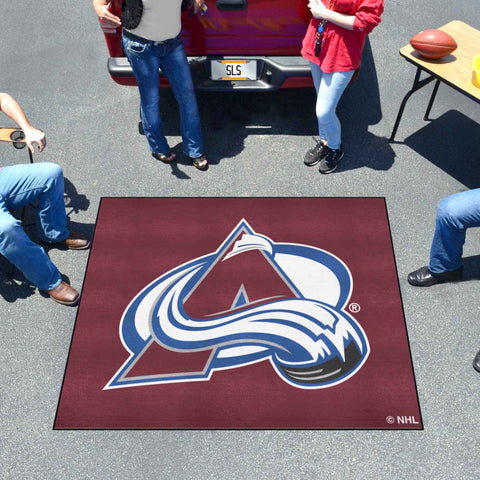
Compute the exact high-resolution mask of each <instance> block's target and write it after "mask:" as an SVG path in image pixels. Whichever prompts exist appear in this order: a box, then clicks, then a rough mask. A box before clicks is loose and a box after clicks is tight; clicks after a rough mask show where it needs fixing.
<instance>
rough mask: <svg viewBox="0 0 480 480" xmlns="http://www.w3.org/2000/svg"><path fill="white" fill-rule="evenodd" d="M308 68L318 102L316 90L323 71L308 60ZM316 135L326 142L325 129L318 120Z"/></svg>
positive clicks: (318, 87)
mask: <svg viewBox="0 0 480 480" xmlns="http://www.w3.org/2000/svg"><path fill="white" fill-rule="evenodd" d="M310 70H311V71H312V79H313V85H314V86H315V91H316V92H317V103H318V92H319V90H320V82H321V81H322V75H323V72H322V70H321V69H320V67H319V66H318V65H317V64H316V63H313V62H310ZM315 113H316V109H315ZM317 118H318V117H317ZM318 136H319V137H320V140H321V141H322V142H324V143H326V141H327V140H326V134H325V131H324V130H323V129H322V125H321V124H320V122H318Z"/></svg>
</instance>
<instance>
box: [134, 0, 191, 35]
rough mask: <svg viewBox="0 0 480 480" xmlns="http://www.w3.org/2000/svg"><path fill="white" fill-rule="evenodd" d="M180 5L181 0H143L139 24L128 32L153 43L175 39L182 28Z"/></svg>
mask: <svg viewBox="0 0 480 480" xmlns="http://www.w3.org/2000/svg"><path fill="white" fill-rule="evenodd" d="M181 4H182V0H143V14H142V19H141V20H140V24H139V25H138V27H137V28H133V29H132V30H129V32H132V33H133V34H134V35H138V36H139V37H143V38H146V39H147V40H152V41H154V42H163V41H164V40H168V39H170V38H175V37H176V36H177V35H178V34H179V33H180V29H181V27H182V25H181V17H180V16H181V10H180V6H181Z"/></svg>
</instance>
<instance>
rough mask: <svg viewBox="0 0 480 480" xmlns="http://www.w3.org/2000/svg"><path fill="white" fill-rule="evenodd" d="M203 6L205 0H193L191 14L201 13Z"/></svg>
mask: <svg viewBox="0 0 480 480" xmlns="http://www.w3.org/2000/svg"><path fill="white" fill-rule="evenodd" d="M204 5H205V0H193V13H195V14H197V13H198V12H201V11H202V8H203V6H204Z"/></svg>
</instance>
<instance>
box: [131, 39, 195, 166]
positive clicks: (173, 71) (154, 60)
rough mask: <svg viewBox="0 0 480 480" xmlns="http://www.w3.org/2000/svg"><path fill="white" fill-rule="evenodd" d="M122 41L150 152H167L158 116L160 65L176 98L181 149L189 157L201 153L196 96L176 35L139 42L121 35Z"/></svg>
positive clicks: (179, 41)
mask: <svg viewBox="0 0 480 480" xmlns="http://www.w3.org/2000/svg"><path fill="white" fill-rule="evenodd" d="M122 45H123V49H124V50H125V54H126V56H127V58H128V61H129V62H130V65H131V66H132V70H133V73H134V74H135V77H136V79H137V83H138V89H139V91H140V104H141V112H142V123H143V131H144V132H145V135H146V137H147V140H148V144H149V146H150V150H151V151H152V153H160V154H167V153H169V152H170V148H169V146H168V142H167V139H166V138H165V136H164V135H163V133H162V120H161V117H160V85H159V82H160V73H159V71H158V69H159V68H160V69H161V70H162V72H163V74H164V75H165V77H166V78H167V80H168V82H169V83H170V87H171V88H172V91H173V94H174V95H175V98H176V100H177V102H178V106H179V111H180V130H181V133H182V140H183V153H184V154H185V155H188V156H189V157H193V158H197V157H200V156H202V155H203V154H204V151H203V141H202V131H201V127H200V116H199V114H198V107H197V98H196V96H195V90H194V88H193V82H192V75H191V73H190V66H189V64H188V60H187V57H186V55H185V50H184V48H183V42H182V39H181V37H180V35H179V36H178V37H176V38H173V39H171V40H167V41H165V42H152V41H149V40H146V41H145V42H141V41H136V40H131V39H130V38H128V37H126V36H125V35H124V36H123V39H122Z"/></svg>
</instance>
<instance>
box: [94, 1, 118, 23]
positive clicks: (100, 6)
mask: <svg viewBox="0 0 480 480" xmlns="http://www.w3.org/2000/svg"><path fill="white" fill-rule="evenodd" d="M109 7H110V4H105V3H101V1H99V0H94V1H93V8H94V9H95V13H96V14H97V15H98V18H99V19H100V20H101V21H102V22H103V23H104V24H105V25H108V26H111V27H118V26H120V25H121V23H122V22H121V20H120V18H118V17H117V16H116V15H114V14H113V13H111V12H110V9H109Z"/></svg>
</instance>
